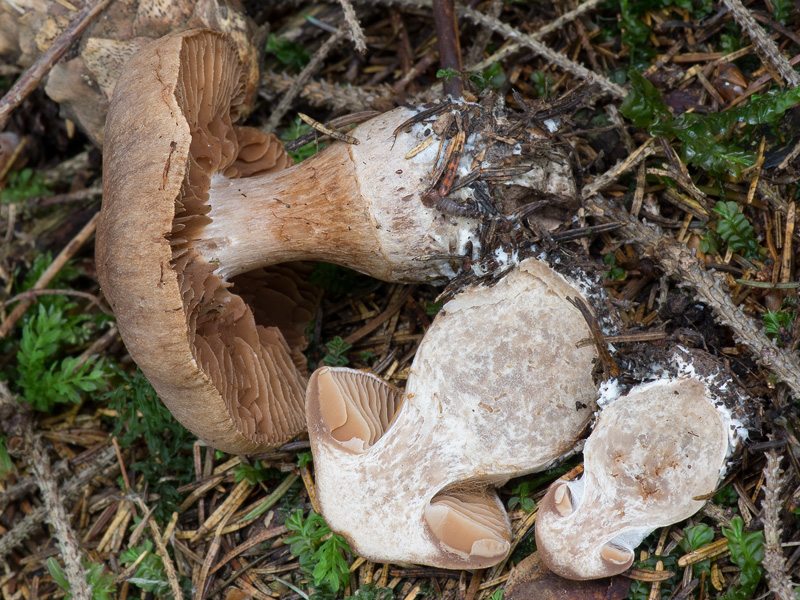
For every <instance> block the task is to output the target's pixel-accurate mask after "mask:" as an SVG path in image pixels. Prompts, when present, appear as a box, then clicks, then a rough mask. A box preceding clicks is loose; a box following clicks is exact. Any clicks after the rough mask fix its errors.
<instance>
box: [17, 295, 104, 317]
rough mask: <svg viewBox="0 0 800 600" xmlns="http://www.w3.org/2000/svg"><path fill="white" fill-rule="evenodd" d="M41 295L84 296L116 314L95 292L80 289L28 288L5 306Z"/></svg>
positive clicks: (98, 306) (100, 307)
mask: <svg viewBox="0 0 800 600" xmlns="http://www.w3.org/2000/svg"><path fill="white" fill-rule="evenodd" d="M39 296H75V297H76V298H84V299H85V300H88V301H89V302H91V303H92V304H94V305H95V306H97V308H99V309H100V310H101V311H102V312H103V313H105V314H107V315H108V316H109V317H113V316H114V313H113V312H111V311H110V310H109V309H107V308H106V307H105V306H103V303H102V302H100V298H98V297H97V296H95V295H94V294H90V293H89V292H80V291H78V290H26V291H24V292H22V293H20V294H17V295H16V296H14V297H12V298H9V299H8V300H6V301H5V302H3V308H5V307H6V306H10V305H12V304H14V303H15V302H19V301H20V300H35V299H36V298H38V297H39Z"/></svg>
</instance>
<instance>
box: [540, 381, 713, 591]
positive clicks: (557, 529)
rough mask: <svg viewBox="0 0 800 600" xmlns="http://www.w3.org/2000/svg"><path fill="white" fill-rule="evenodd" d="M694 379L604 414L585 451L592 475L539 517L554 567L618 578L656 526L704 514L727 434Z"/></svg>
mask: <svg viewBox="0 0 800 600" xmlns="http://www.w3.org/2000/svg"><path fill="white" fill-rule="evenodd" d="M726 427H727V426H726V424H725V422H724V420H723V417H722V415H721V414H720V412H719V411H718V410H717V408H716V406H715V405H714V403H713V402H712V400H711V398H710V397H709V395H708V391H707V388H706V386H705V384H704V383H703V382H702V381H700V380H698V379H695V378H689V379H672V380H659V381H656V382H653V383H648V384H644V385H640V386H637V387H635V388H634V389H633V390H631V391H630V392H629V393H628V395H627V396H623V397H621V398H618V399H617V400H614V401H613V402H612V403H611V404H610V405H609V406H608V407H606V408H605V409H603V411H602V412H601V413H600V415H599V417H598V419H597V423H596V425H595V428H594V431H593V432H592V434H591V435H590V436H589V438H588V440H587V442H586V445H585V446H584V475H583V478H582V479H581V480H580V481H578V482H570V483H567V482H564V481H558V482H556V483H554V484H553V485H552V486H551V487H550V489H549V490H548V491H547V494H546V495H545V497H544V499H543V500H542V502H541V504H540V506H539V512H538V514H537V518H536V542H537V547H538V549H539V552H540V555H541V557H542V561H543V562H544V563H545V564H546V565H547V567H548V568H549V569H551V570H552V571H554V572H555V573H557V574H559V575H561V576H562V577H567V578H570V579H594V578H600V577H607V576H610V575H616V574H618V573H621V572H623V571H625V570H626V569H627V568H628V567H629V566H630V565H631V564H632V562H633V558H634V557H633V549H634V548H635V546H637V545H638V544H639V543H640V542H641V540H642V539H643V538H644V537H645V536H646V535H647V534H648V533H650V532H651V531H652V530H654V529H656V528H657V527H662V526H666V525H670V524H672V523H676V522H679V521H681V520H683V519H685V518H688V517H689V516H691V515H692V514H694V513H695V512H697V511H698V510H699V509H700V508H701V507H702V506H703V503H704V501H702V500H698V499H696V498H699V497H703V496H705V495H707V494H708V493H710V492H712V491H713V490H714V488H715V486H716V484H717V481H718V479H719V473H720V469H721V468H722V467H723V466H724V464H725V459H726V455H727V451H728V432H727V428H726Z"/></svg>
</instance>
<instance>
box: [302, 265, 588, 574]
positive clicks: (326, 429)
mask: <svg viewBox="0 0 800 600" xmlns="http://www.w3.org/2000/svg"><path fill="white" fill-rule="evenodd" d="M570 296H579V293H578V292H577V291H576V290H575V289H574V288H572V287H571V286H570V284H568V283H567V281H566V280H565V279H564V278H563V277H562V276H561V275H559V274H557V273H556V272H555V271H552V270H551V269H550V268H549V267H547V266H546V265H545V264H544V263H542V262H540V261H537V260H536V259H528V260H526V261H523V262H522V263H520V265H519V266H517V267H516V268H515V269H514V270H513V271H511V272H510V273H509V274H508V275H506V277H504V278H503V279H501V280H500V281H499V282H498V283H496V284H495V285H494V286H493V287H473V288H469V289H467V290H466V291H464V292H462V293H461V294H459V295H458V296H456V297H455V298H454V299H452V300H451V301H450V302H448V303H447V304H445V306H444V308H443V309H442V311H441V312H440V313H439V315H437V317H436V319H435V320H434V322H433V324H432V325H431V327H430V328H429V329H428V331H427V332H426V335H425V337H424V339H423V341H422V343H421V344H420V347H419V350H418V351H417V355H416V357H415V359H414V362H413V364H412V367H411V372H410V375H409V378H408V384H407V386H406V390H405V393H404V394H402V395H401V393H400V392H399V391H398V390H396V389H395V388H393V387H392V386H390V385H389V384H388V383H386V382H384V381H383V380H382V379H380V378H378V377H375V376H374V375H371V374H368V373H364V372H360V371H356V370H352V369H346V368H330V367H323V368H321V369H318V370H317V371H315V372H314V374H313V375H312V376H311V380H310V381H309V386H308V390H307V404H306V411H307V417H308V427H309V438H310V440H311V449H312V452H313V454H314V471H315V474H316V491H317V498H318V501H319V507H320V510H321V512H322V515H323V517H324V518H325V520H326V521H327V523H328V525H329V526H330V527H331V529H332V530H333V531H336V532H337V533H340V534H342V535H343V536H344V537H345V538H346V539H347V540H348V541H349V542H350V545H351V548H353V549H354V550H355V551H356V552H357V553H358V554H359V555H360V556H363V557H365V558H367V559H370V560H375V561H381V562H414V563H422V564H426V565H431V566H435V567H442V568H456V569H475V568H483V567H486V566H489V565H492V564H495V563H497V562H499V561H500V560H502V559H503V558H504V557H505V556H506V555H507V554H508V552H509V549H510V542H511V532H510V527H509V522H508V517H507V515H506V512H505V509H504V508H503V505H502V504H501V502H500V500H499V499H498V497H497V494H496V492H495V490H494V487H493V486H496V485H502V484H503V483H505V481H507V480H508V479H509V478H510V477H515V476H518V475H521V474H524V473H529V472H533V471H537V470H541V469H544V468H546V467H547V466H548V465H550V464H551V463H552V462H553V461H554V460H556V459H557V458H559V457H561V456H562V455H564V454H565V453H568V452H570V451H573V450H574V449H575V446H576V444H577V440H578V438H579V436H580V434H581V432H582V431H583V430H584V428H585V427H586V426H587V424H588V422H589V420H590V419H591V416H592V412H593V410H594V408H595V407H596V405H595V401H594V399H595V397H596V392H595V386H594V383H593V381H592V374H591V373H592V362H593V359H594V357H595V356H596V353H595V350H594V347H592V346H583V347H580V348H579V347H578V346H577V344H578V342H579V341H581V340H583V339H585V338H588V337H589V335H590V332H589V329H588V327H587V325H586V322H585V321H584V319H583V317H582V316H581V314H580V312H579V311H578V310H577V309H576V308H575V307H574V306H573V305H572V304H570V303H569V302H568V301H567V298H568V297H570ZM398 405H400V408H399V410H398V411H397V414H396V415H395V416H393V414H394V412H395V409H396V408H397V406H398ZM400 541H401V542H400Z"/></svg>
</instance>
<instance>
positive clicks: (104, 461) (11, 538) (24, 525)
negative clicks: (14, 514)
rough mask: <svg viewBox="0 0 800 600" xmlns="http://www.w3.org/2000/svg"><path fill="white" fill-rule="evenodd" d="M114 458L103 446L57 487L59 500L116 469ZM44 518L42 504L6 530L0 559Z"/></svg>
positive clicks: (25, 537)
mask: <svg viewBox="0 0 800 600" xmlns="http://www.w3.org/2000/svg"><path fill="white" fill-rule="evenodd" d="M115 459H116V455H115V454H114V449H113V448H110V447H109V448H104V449H103V450H102V452H100V453H99V454H98V455H97V457H96V458H95V459H94V461H93V462H92V463H91V464H90V465H88V466H87V467H86V468H85V469H84V470H83V471H81V472H80V473H79V474H78V475H76V476H75V477H73V478H72V479H70V480H69V481H67V482H66V483H65V484H62V485H61V486H60V487H59V491H60V493H61V501H62V502H68V501H70V500H71V499H72V498H74V497H75V496H76V495H78V494H79V493H82V492H83V491H84V490H85V489H86V486H88V485H89V482H90V481H91V480H92V479H93V478H94V477H95V476H96V475H98V474H99V473H100V472H102V471H103V470H104V469H106V468H108V467H109V466H111V467H112V468H113V469H116V468H117V467H116V464H114V463H115ZM46 518H47V509H46V508H45V507H44V506H40V507H38V508H36V509H35V510H34V511H33V512H32V513H30V514H28V515H25V516H24V517H23V518H22V519H21V520H20V521H18V522H17V524H16V525H15V526H14V527H13V528H12V529H10V530H8V531H6V532H5V533H4V534H3V536H2V537H0V560H2V559H3V558H5V557H6V556H7V555H8V553H9V552H11V551H12V550H13V549H14V548H16V547H17V546H19V545H20V544H21V543H22V542H24V541H25V540H26V539H27V538H28V537H29V536H30V535H32V534H33V532H34V531H36V530H37V529H39V528H40V527H41V526H42V523H43V522H44V521H45V519H46Z"/></svg>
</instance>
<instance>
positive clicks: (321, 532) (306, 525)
mask: <svg viewBox="0 0 800 600" xmlns="http://www.w3.org/2000/svg"><path fill="white" fill-rule="evenodd" d="M286 528H287V529H288V530H289V531H291V532H293V533H292V535H290V536H289V537H287V538H286V539H285V540H284V543H286V544H288V545H289V551H290V552H291V553H292V554H294V555H295V556H296V557H297V559H298V561H299V563H300V568H301V569H302V570H303V572H304V573H305V574H306V575H308V576H309V577H312V578H313V580H314V586H315V587H317V588H322V590H327V591H330V592H334V593H335V592H338V591H339V590H340V589H342V588H344V587H345V586H346V585H347V584H348V583H349V582H350V567H349V566H348V564H347V560H346V559H345V556H346V555H347V554H349V553H350V546H349V545H348V544H347V541H346V540H345V539H344V538H343V537H342V536H340V535H338V534H332V533H331V530H330V527H328V525H327V523H325V520H324V519H323V518H322V517H321V516H319V515H318V514H317V513H315V512H314V511H311V512H310V513H308V516H307V517H304V516H303V511H302V510H297V511H295V512H294V513H293V514H292V515H291V516H290V517H289V518H288V519H286ZM322 590H321V591H322Z"/></svg>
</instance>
